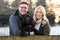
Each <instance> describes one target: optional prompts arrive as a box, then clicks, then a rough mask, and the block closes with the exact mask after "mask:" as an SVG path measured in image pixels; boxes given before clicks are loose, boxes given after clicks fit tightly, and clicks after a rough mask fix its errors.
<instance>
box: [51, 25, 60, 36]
mask: <svg viewBox="0 0 60 40" xmlns="http://www.w3.org/2000/svg"><path fill="white" fill-rule="evenodd" d="M50 35H60V25H56V26H54V27H51V31H50Z"/></svg>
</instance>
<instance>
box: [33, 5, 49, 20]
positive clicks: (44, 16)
mask: <svg viewBox="0 0 60 40" xmlns="http://www.w3.org/2000/svg"><path fill="white" fill-rule="evenodd" d="M38 9H40V10H41V11H42V15H43V19H44V20H46V21H48V19H47V17H46V11H45V8H44V7H43V6H41V5H40V6H37V7H36V8H35V10H34V14H33V19H34V21H36V17H35V14H36V11H37V10H38Z"/></svg>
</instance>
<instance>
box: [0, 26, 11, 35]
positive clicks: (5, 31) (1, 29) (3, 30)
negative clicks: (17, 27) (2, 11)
mask: <svg viewBox="0 0 60 40" xmlns="http://www.w3.org/2000/svg"><path fill="white" fill-rule="evenodd" d="M9 35H10V31H9V27H0V36H9Z"/></svg>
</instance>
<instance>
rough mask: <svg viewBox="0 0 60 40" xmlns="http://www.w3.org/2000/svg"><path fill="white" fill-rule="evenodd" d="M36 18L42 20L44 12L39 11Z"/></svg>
mask: <svg viewBox="0 0 60 40" xmlns="http://www.w3.org/2000/svg"><path fill="white" fill-rule="evenodd" d="M35 17H36V19H38V20H39V19H42V11H41V10H40V9H38V10H37V11H36V13H35Z"/></svg>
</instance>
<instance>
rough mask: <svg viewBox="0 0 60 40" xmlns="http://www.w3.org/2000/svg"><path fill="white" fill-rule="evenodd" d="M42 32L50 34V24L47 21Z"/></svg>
mask: <svg viewBox="0 0 60 40" xmlns="http://www.w3.org/2000/svg"><path fill="white" fill-rule="evenodd" d="M44 34H45V35H49V34H50V25H49V23H48V22H46V25H45V27H44Z"/></svg>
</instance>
